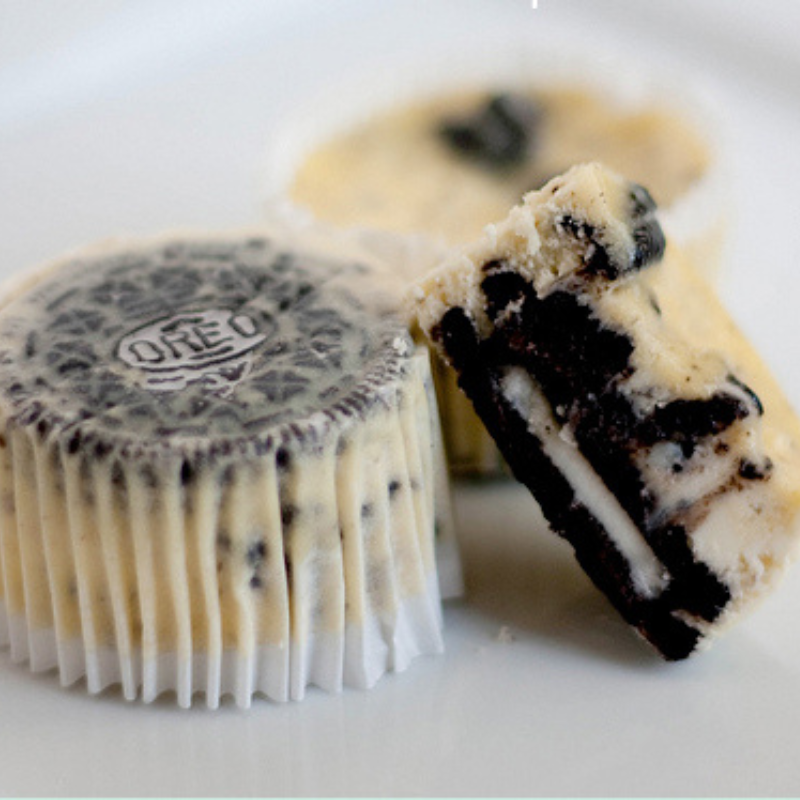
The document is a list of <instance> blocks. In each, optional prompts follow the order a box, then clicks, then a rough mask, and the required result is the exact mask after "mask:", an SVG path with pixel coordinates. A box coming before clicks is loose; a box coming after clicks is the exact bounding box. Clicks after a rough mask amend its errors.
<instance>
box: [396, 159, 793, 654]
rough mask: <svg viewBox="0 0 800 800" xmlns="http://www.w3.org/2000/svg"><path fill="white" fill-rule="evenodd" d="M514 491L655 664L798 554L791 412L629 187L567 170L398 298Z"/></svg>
mask: <svg viewBox="0 0 800 800" xmlns="http://www.w3.org/2000/svg"><path fill="white" fill-rule="evenodd" d="M412 299H413V303H414V306H415V308H416V310H417V314H418V317H419V323H420V327H421V328H422V329H423V330H424V331H425V333H426V334H427V335H428V336H429V337H430V339H431V341H432V343H433V344H434V346H435V347H436V348H437V350H438V352H439V353H440V354H441V355H442V356H443V357H444V358H445V359H447V361H448V362H449V363H450V364H451V365H452V366H453V368H454V369H455V371H456V372H457V374H458V376H459V378H458V380H459V385H460V386H461V387H462V388H463V390H464V391H465V392H466V393H467V395H468V396H469V397H470V399H471V400H472V402H473V403H474V406H475V409H476V410H477V412H478V413H479V415H480V417H481V419H482V421H483V422H484V424H485V425H486V427H487V429H488V430H489V431H490V432H491V434H492V436H493V437H494V440H495V441H496V442H497V444H498V446H499V447H500V449H501V450H502V452H503V454H504V455H505V457H506V459H507V461H508V464H509V465H510V467H511V469H512V470H513V472H514V475H515V476H516V478H517V479H518V480H519V481H520V482H522V483H523V484H524V485H525V486H526V487H527V488H528V489H529V490H530V491H531V493H532V494H533V496H534V497H535V498H536V500H537V501H538V502H539V504H540V506H541V509H542V512H543V513H544V516H545V517H546V518H547V519H548V521H549V523H550V525H551V527H552V529H553V531H554V532H555V533H557V534H558V535H560V536H562V537H563V538H564V539H566V540H567V541H568V542H569V543H570V545H571V546H572V547H573V548H574V551H575V556H576V558H577V560H578V562H579V563H580V565H581V566H582V567H583V569H584V570H585V571H586V573H587V575H588V576H589V577H590V578H591V579H592V581H593V582H594V583H595V584H596V586H597V587H598V589H600V590H601V591H603V592H604V593H605V594H606V595H607V597H608V598H609V600H610V601H611V602H612V603H613V605H614V606H615V608H616V609H617V610H618V611H619V612H620V614H621V615H622V616H623V618H624V619H625V620H626V621H627V622H628V623H629V624H630V625H631V626H632V627H633V628H634V629H635V630H636V631H637V632H638V633H639V634H640V635H641V636H642V637H643V638H645V639H646V640H647V641H648V642H650V643H651V644H652V645H653V646H654V647H655V648H656V649H657V651H658V652H659V653H660V654H661V655H663V656H664V657H665V658H667V659H670V660H677V659H682V658H686V657H687V656H689V655H691V654H692V653H694V652H696V651H698V650H701V649H703V648H704V647H706V646H707V645H708V643H709V642H710V641H712V639H713V638H714V637H715V636H717V635H718V634H719V633H720V632H722V631H723V630H724V629H726V628H727V627H728V626H729V625H731V624H732V623H734V622H735V621H736V620H738V619H740V618H741V616H742V615H743V614H744V613H746V612H748V611H750V610H751V609H752V608H753V607H754V606H755V605H756V604H757V603H758V602H759V601H760V600H761V599H762V598H763V597H765V596H766V595H767V594H768V593H769V592H770V591H772V590H773V589H774V588H775V586H776V585H777V583H778V582H779V579H780V578H781V576H782V575H783V574H784V572H785V570H786V567H787V566H788V565H789V564H790V563H791V562H792V561H793V560H794V559H795V558H796V557H797V554H798V551H799V550H800V419H798V417H797V415H796V414H795V413H794V411H793V410H792V408H791V406H790V404H789V402H788V400H787V398H786V396H785V395H784V393H783V392H782V391H781V389H780V387H779V386H778V385H777V384H776V382H775V380H774V378H773V377H772V375H771V374H770V372H769V370H768V369H767V367H766V365H765V364H764V362H763V361H762V360H761V358H760V357H759V355H758V354H757V353H756V352H755V350H754V349H753V347H752V345H751V344H750V343H749V342H748V341H747V340H746V339H745V337H744V336H743V335H742V334H741V332H740V331H739V330H738V329H737V328H736V326H735V324H734V323H733V321H732V320H731V318H730V316H729V315H728V314H727V312H726V310H725V309H724V308H723V306H722V304H721V303H720V301H719V300H718V298H717V297H716V296H715V294H714V292H713V291H712V290H711V288H710V286H709V285H708V283H707V282H706V281H705V280H704V279H703V278H702V277H701V276H700V275H699V274H698V273H697V271H696V270H695V269H694V268H693V266H692V264H691V262H689V261H688V260H687V259H686V258H685V257H684V256H683V254H682V253H681V251H680V249H679V248H678V247H677V246H675V245H673V243H671V242H669V240H668V239H667V238H666V237H665V235H664V231H663V229H662V228H661V225H660V222H659V218H658V213H657V209H656V204H655V203H654V201H653V198H652V196H651V195H650V194H649V192H648V191H647V190H646V189H645V188H644V187H642V186H640V185H638V184H635V183H632V182H630V181H628V180H627V179H625V178H622V177H621V176H619V175H617V174H616V173H614V172H611V171H610V170H608V169H606V168H604V167H603V166H602V165H600V164H586V165H580V166H576V167H573V168H572V169H571V170H569V171H568V172H567V173H565V174H564V175H562V176H558V177H556V178H555V179H553V180H552V181H551V182H550V183H548V184H547V185H546V186H545V187H544V188H543V189H542V190H541V191H540V192H534V193H531V194H529V195H527V196H526V198H525V201H524V202H523V203H522V204H520V205H518V206H516V207H514V208H513V209H512V210H511V211H510V213H509V214H508V215H507V216H506V217H505V218H504V219H503V220H500V221H498V223H497V224H496V225H493V226H490V227H489V228H488V229H487V231H486V232H485V233H484V234H483V236H482V237H480V238H479V239H478V240H477V241H476V242H474V243H473V244H472V245H470V246H469V247H467V248H465V249H464V250H463V251H462V252H461V253H460V254H459V255H458V256H454V257H452V258H450V259H448V260H447V261H446V262H445V263H444V264H443V265H442V266H441V267H440V268H439V269H438V270H436V271H434V272H433V273H432V274H430V275H428V276H426V277H425V278H424V279H423V280H422V281H420V282H419V284H417V285H416V287H415V289H414V291H413V292H412Z"/></svg>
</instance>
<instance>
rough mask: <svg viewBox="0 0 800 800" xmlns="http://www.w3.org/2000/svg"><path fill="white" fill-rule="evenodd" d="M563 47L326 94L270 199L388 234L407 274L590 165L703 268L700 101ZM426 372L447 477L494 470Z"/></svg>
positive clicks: (708, 146)
mask: <svg viewBox="0 0 800 800" xmlns="http://www.w3.org/2000/svg"><path fill="white" fill-rule="evenodd" d="M558 56H560V58H559V57H558ZM558 56H555V55H551V56H548V55H546V54H540V53H531V52H530V50H529V49H527V50H526V51H524V52H523V53H522V54H521V53H520V52H519V51H515V50H514V48H512V47H509V50H508V52H498V53H496V54H495V57H494V58H492V59H491V61H487V60H486V59H484V60H480V59H476V58H475V57H473V54H471V53H469V52H466V53H454V54H449V55H448V57H447V58H442V59H441V61H440V62H439V63H438V64H437V66H436V67H432V66H431V65H430V64H428V65H424V64H420V65H418V67H417V68H416V69H415V70H414V69H409V70H408V71H407V73H403V74H400V75H395V76H392V78H391V79H389V80H387V81H383V80H382V82H381V86H380V89H379V90H374V91H367V90H366V89H364V88H363V87H358V88H353V87H351V91H350V92H349V93H348V92H347V90H346V88H345V89H344V90H343V91H342V92H337V93H335V94H336V99H337V105H336V108H335V109H332V110H331V112H330V113H329V114H328V115H327V117H326V114H325V113H324V111H321V110H320V108H319V105H318V104H316V103H315V104H313V107H314V117H313V119H306V120H300V119H298V120H295V121H294V123H293V124H290V123H286V124H285V125H284V131H283V133H282V134H280V135H279V136H278V137H277V140H276V141H275V142H273V144H272V145H271V148H270V158H269V166H268V176H267V185H268V193H269V195H270V197H271V202H270V207H271V208H273V210H274V207H275V206H277V207H278V208H280V209H282V210H283V213H289V214H310V215H311V216H312V217H313V218H314V219H315V220H323V221H325V222H327V223H330V224H333V225H338V226H341V227H344V228H349V229H357V230H358V231H360V233H361V235H362V236H363V237H367V238H368V237H369V236H370V234H371V233H374V232H376V231H379V232H381V233H382V234H385V233H390V234H391V235H392V237H393V238H392V240H391V241H393V251H392V252H391V253H390V254H389V255H390V257H391V258H392V259H393V260H394V261H395V263H396V264H397V265H398V270H399V271H400V272H402V273H404V274H405V276H406V277H407V278H408V280H414V279H416V278H419V277H421V276H422V275H423V274H424V273H425V272H426V270H427V269H429V268H430V267H431V266H433V265H434V264H436V263H438V262H439V261H440V260H441V259H443V258H444V257H445V256H446V254H447V251H448V249H450V248H453V247H459V246H462V245H464V244H466V243H467V242H469V241H470V240H471V239H473V238H475V237H477V236H479V235H480V233H481V231H482V229H483V228H484V227H485V226H486V225H487V224H489V223H490V222H492V220H495V219H498V218H500V217H502V216H503V215H504V214H505V213H506V211H507V210H508V208H510V207H512V206H514V205H515V204H517V203H518V202H520V200H521V198H522V197H523V196H524V195H525V194H526V193H528V192H531V191H533V190H536V189H538V188H540V187H541V186H542V185H543V184H545V183H546V182H547V181H548V180H549V179H550V178H551V177H553V176H554V175H557V174H560V173H562V172H563V171H565V170H566V169H568V168H569V167H570V166H572V165H573V164H575V163H581V162H586V161H601V162H603V163H604V164H607V165H608V166H609V167H610V168H612V169H614V170H616V171H618V172H619V173H621V174H624V175H625V176H626V177H628V178H629V179H631V180H633V181H635V182H637V183H641V184H643V185H647V186H648V187H650V190H651V192H652V194H653V197H654V199H655V200H656V202H657V203H658V205H659V207H660V208H661V209H662V215H663V216H664V218H665V225H666V227H667V228H668V229H669V231H670V236H671V238H672V239H673V240H674V241H677V242H679V243H680V244H681V246H682V247H683V249H684V251H685V252H687V254H688V255H689V257H690V258H692V260H694V261H695V263H696V264H698V266H699V267H700V268H701V269H702V270H704V271H706V272H707V273H709V272H712V271H713V270H714V268H715V264H716V263H717V261H718V257H719V251H720V250H721V244H722V232H723V229H724V219H725V209H724V206H725V203H724V202H721V200H720V198H724V191H722V186H723V185H724V180H722V179H721V177H720V173H721V171H722V170H721V169H720V161H721V160H722V156H721V152H720V146H719V141H718V136H717V132H716V129H715V127H714V126H713V125H712V124H710V122H709V118H708V117H709V115H708V114H707V113H706V112H707V109H706V108H705V107H704V106H703V104H702V102H698V101H697V98H694V97H693V98H691V99H690V98H688V97H687V96H686V94H687V92H686V91H682V92H681V91H677V90H676V87H675V85H674V83H673V82H667V83H664V82H662V81H660V80H659V79H657V78H655V77H653V76H645V75H643V74H642V71H641V70H638V71H637V69H636V68H635V67H632V66H630V65H623V64H618V65H617V68H610V62H609V60H608V59H601V58H598V60H597V61H592V60H590V57H589V56H587V55H585V54H582V55H581V56H580V57H575V58H572V57H569V55H568V54H567V55H564V54H558ZM565 62H566V63H567V64H568V65H569V68H568V69H565V68H557V67H556V64H560V65H561V66H562V67H563V66H564V64H565ZM598 65H599V66H600V67H601V68H599V67H598ZM662 84H663V85H662ZM342 109H346V110H342ZM378 242H379V245H380V247H381V248H382V249H383V251H384V252H386V242H387V237H386V236H385V235H381V236H379V237H378ZM434 372H435V379H436V387H437V393H438V396H439V405H440V408H441V412H442V420H443V430H444V436H445V444H446V449H447V454H448V461H449V464H450V467H451V470H452V471H453V472H455V473H456V474H460V475H486V474H494V473H496V472H497V471H498V469H499V468H500V466H501V463H502V462H501V459H500V457H499V454H498V452H497V450H496V448H495V446H494V444H493V443H492V441H491V440H490V439H489V437H488V436H487V435H486V434H485V432H484V430H483V427H482V426H481V425H480V423H479V421H478V420H477V418H476V417H475V415H474V413H473V412H472V409H471V407H470V406H469V404H468V403H466V401H465V400H464V398H463V396H462V395H461V393H460V392H459V391H458V389H457V388H456V382H455V379H454V377H453V375H452V374H451V373H450V371H449V369H447V368H445V367H440V366H438V365H436V366H434Z"/></svg>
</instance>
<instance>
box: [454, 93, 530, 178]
mask: <svg viewBox="0 0 800 800" xmlns="http://www.w3.org/2000/svg"><path fill="white" fill-rule="evenodd" d="M540 118H541V109H540V108H539V107H538V106H537V104H536V103H535V101H534V100H532V99H531V98H529V97H526V96H524V95H521V94H496V95H493V96H491V97H489V98H488V99H487V100H486V102H485V103H484V104H483V105H482V106H481V107H480V108H478V109H477V110H476V111H475V113H474V114H472V115H470V116H467V117H458V118H451V119H446V120H444V122H442V123H441V125H440V127H439V133H440V135H441V136H442V138H443V139H444V141H445V142H447V144H448V145H449V146H450V147H451V148H452V149H453V150H454V151H455V152H456V153H459V154H461V155H464V156H466V157H467V158H472V159H475V160H476V161H478V162H479V163H481V164H484V165H486V166H488V167H491V168H495V169H503V168H508V167H513V166H517V165H519V164H522V163H523V162H524V161H525V159H527V158H529V157H530V156H531V155H532V154H533V151H534V149H535V146H536V135H537V128H538V125H539V120H540Z"/></svg>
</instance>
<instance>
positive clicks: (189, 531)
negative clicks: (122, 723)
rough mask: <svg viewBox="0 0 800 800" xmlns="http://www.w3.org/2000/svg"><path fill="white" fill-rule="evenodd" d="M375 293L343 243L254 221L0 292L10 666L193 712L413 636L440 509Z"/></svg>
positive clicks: (434, 583)
mask: <svg viewBox="0 0 800 800" xmlns="http://www.w3.org/2000/svg"><path fill="white" fill-rule="evenodd" d="M340 251H341V252H340ZM396 296H397V287H396V286H395V287H392V285H391V279H390V278H389V277H388V275H387V274H386V273H385V272H382V271H381V270H380V268H379V266H378V265H376V264H375V263H373V262H370V261H369V260H365V259H364V257H363V254H361V253H354V252H351V251H347V252H344V250H343V249H342V248H338V246H337V247H334V246H333V243H329V246H328V247H326V248H317V247H315V248H312V249H310V250H309V249H308V248H305V247H303V246H298V244H297V243H296V242H287V241H280V240H276V239H274V238H271V237H267V236H263V235H260V234H253V235H237V236H228V235H220V236H216V237H207V236H197V235H189V236H175V237H169V238H164V239H158V240H151V241H142V242H138V241H134V242H118V243H112V244H109V245H106V246H103V247H100V248H95V249H93V250H89V251H85V252H81V253H78V254H75V255H73V256H71V257H69V258H66V259H64V260H62V261H59V262H58V263H55V264H53V265H50V266H48V267H46V268H44V269H41V270H39V271H38V272H36V273H34V274H32V275H30V276H24V277H23V278H22V279H19V280H17V281H16V282H15V283H14V284H12V285H10V286H7V287H6V288H5V290H4V293H3V296H2V301H1V302H0V578H1V580H0V597H2V604H0V618H2V620H3V627H2V629H0V633H2V635H3V636H4V637H5V638H7V640H8V643H9V644H10V647H11V653H12V657H13V659H14V660H16V661H28V663H29V664H30V667H31V669H33V670H35V671H39V670H46V669H51V668H55V669H57V670H58V673H59V675H60V678H61V682H62V683H63V684H65V685H66V684H71V683H73V682H74V681H77V680H78V679H81V678H84V677H85V679H86V683H87V686H88V689H89V691H90V692H92V693H94V692H99V691H101V690H103V689H104V688H105V687H107V686H112V685H120V686H121V688H122V692H123V694H124V696H125V697H126V698H128V699H133V698H135V697H137V696H141V697H142V698H143V699H144V700H145V701H151V700H153V699H154V698H156V697H157V696H159V695H160V694H161V693H162V692H168V691H169V692H174V693H175V695H176V696H177V702H178V703H179V704H180V705H181V706H188V705H190V703H191V702H192V697H193V695H195V694H200V695H202V696H203V697H204V699H205V702H206V703H207V704H208V705H209V706H211V707H215V706H217V705H218V703H219V702H220V698H221V697H222V696H224V695H232V696H233V697H234V699H235V701H236V703H237V704H238V705H240V706H248V705H249V704H250V702H251V698H252V697H253V696H254V695H255V694H263V695H266V696H267V697H269V698H272V699H274V700H288V699H301V698H302V697H303V695H304V693H305V690H306V687H307V686H308V685H312V684H313V685H316V686H319V687H322V688H323V689H326V690H329V691H337V690H339V689H341V688H342V686H354V687H361V688H366V687H369V686H371V685H373V684H374V683H375V681H376V680H377V679H378V678H379V677H380V676H381V675H382V674H383V673H384V672H386V671H390V670H402V669H404V668H405V667H406V666H407V665H408V664H409V662H410V661H411V660H412V659H413V658H414V657H416V656H417V655H420V654H424V653H437V652H439V651H440V650H441V648H442V639H441V623H442V620H441V613H440V599H439V598H440V595H439V586H438V577H437V569H436V550H437V547H438V548H439V549H440V552H441V553H447V551H448V550H450V551H451V550H452V548H453V547H454V544H453V539H452V526H451V522H450V517H449V509H448V498H447V487H446V482H445V479H444V477H443V466H442V465H443V456H442V451H441V446H440V434H439V427H438V418H437V413H436V406H435V400H434V395H433V391H432V388H431V378H430V371H429V365H428V354H427V351H426V350H425V349H424V348H423V349H418V348H417V347H415V345H414V342H413V341H412V339H411V337H410V336H409V334H408V332H407V326H406V323H405V321H404V320H403V318H402V317H401V316H400V315H399V314H398V313H397V302H396ZM447 557H452V552H449V553H448V554H447Z"/></svg>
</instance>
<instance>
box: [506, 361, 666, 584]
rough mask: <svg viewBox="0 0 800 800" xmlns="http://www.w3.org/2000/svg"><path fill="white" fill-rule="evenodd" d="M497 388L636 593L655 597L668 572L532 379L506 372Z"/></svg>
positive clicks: (518, 372) (518, 369)
mask: <svg viewBox="0 0 800 800" xmlns="http://www.w3.org/2000/svg"><path fill="white" fill-rule="evenodd" d="M501 385H502V389H503V394H504V396H505V397H506V399H507V400H508V401H509V402H510V403H511V405H512V406H513V408H514V409H515V410H516V411H517V412H518V413H519V414H520V415H521V416H522V418H523V419H525V420H526V421H527V423H528V429H529V430H530V431H531V433H533V434H534V435H535V436H536V437H537V438H538V439H539V440H540V441H541V443H542V449H543V450H544V452H545V455H547V457H548V458H549V459H550V461H552V462H553V464H554V465H555V467H556V468H557V469H558V470H559V471H560V472H561V474H562V475H563V476H564V478H565V479H566V480H567V482H568V483H569V485H570V487H571V488H572V491H573V493H574V495H575V498H576V499H577V500H578V502H580V503H581V504H583V505H584V506H585V507H586V508H587V509H588V510H589V511H590V512H591V513H592V515H593V516H594V517H595V518H596V519H597V520H599V522H600V523H601V525H602V526H603V527H604V528H605V530H606V533H607V534H608V537H609V538H610V539H611V541H612V542H613V543H614V545H615V546H616V548H617V549H618V550H619V552H620V553H621V554H622V555H623V556H624V558H625V559H626V560H627V562H628V566H629V569H630V576H631V582H632V583H633V586H634V588H635V589H636V591H637V592H638V593H639V594H640V595H642V596H643V597H646V598H653V597H657V596H658V595H659V594H660V593H661V592H662V591H663V590H664V589H665V588H666V586H667V584H668V583H669V580H670V575H669V572H668V571H667V569H666V568H665V567H664V565H663V564H662V563H661V562H660V561H659V560H658V558H657V557H656V555H655V553H653V551H652V550H651V549H650V547H649V546H648V544H647V543H646V542H645V541H644V539H643V538H642V535H641V533H640V532H639V529H638V528H637V527H636V525H635V524H634V523H633V521H632V520H631V518H630V517H629V516H628V514H627V513H626V512H625V510H624V509H623V508H622V506H621V505H620V503H619V501H618V500H617V498H616V497H615V496H614V495H613V494H612V493H611V491H609V489H608V487H607V486H606V485H605V484H604V483H603V481H602V480H601V479H600V477H599V476H598V475H597V473H596V472H595V471H594V469H593V468H592V466H591V465H590V464H589V462H588V461H586V459H585V458H584V457H583V456H582V455H581V454H580V452H579V450H578V448H577V447H576V445H575V442H574V440H573V439H572V437H571V435H570V433H569V431H568V430H566V429H565V428H562V427H561V426H560V425H559V423H558V422H557V421H556V419H555V418H554V417H553V413H552V411H551V410H550V405H549V403H548V402H547V400H546V399H545V397H544V395H543V394H542V393H541V391H540V390H539V389H538V387H537V386H536V385H535V383H534V381H533V380H532V378H531V377H530V376H529V375H528V373H527V372H525V370H524V369H523V368H522V367H508V368H506V369H505V371H504V374H503V377H502V379H501Z"/></svg>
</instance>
